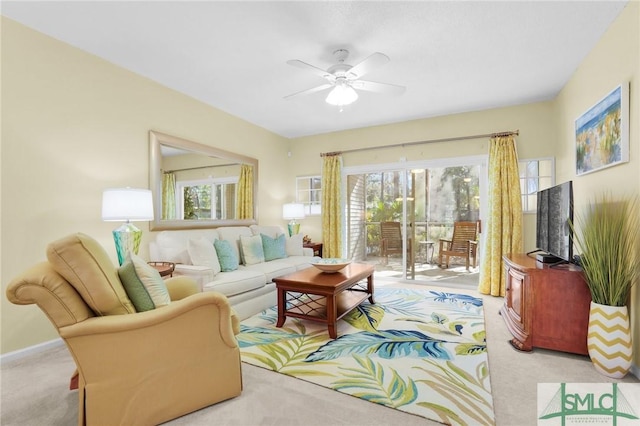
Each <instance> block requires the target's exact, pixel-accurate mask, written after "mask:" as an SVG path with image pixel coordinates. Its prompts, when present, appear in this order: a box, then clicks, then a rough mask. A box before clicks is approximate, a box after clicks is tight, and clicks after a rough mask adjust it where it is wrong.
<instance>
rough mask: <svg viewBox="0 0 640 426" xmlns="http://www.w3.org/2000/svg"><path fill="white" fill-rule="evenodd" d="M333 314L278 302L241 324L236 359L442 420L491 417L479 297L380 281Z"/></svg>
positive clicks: (482, 420) (477, 421) (457, 422)
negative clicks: (284, 308) (333, 323)
mask: <svg viewBox="0 0 640 426" xmlns="http://www.w3.org/2000/svg"><path fill="white" fill-rule="evenodd" d="M375 302H376V303H375V304H370V303H369V302H368V301H365V302H363V304H362V305H360V306H359V307H358V308H356V309H354V310H353V311H352V312H351V313H349V314H348V315H346V316H345V317H343V319H342V320H341V321H338V338H337V339H335V340H333V339H330V338H329V334H328V331H327V327H326V324H320V323H316V322H312V321H307V320H300V319H297V318H287V319H286V322H285V323H284V325H283V326H282V327H281V328H277V327H276V326H275V324H276V322H277V317H278V314H277V308H275V307H274V308H271V309H268V310H266V311H263V312H262V313H260V314H258V315H256V316H253V317H251V318H248V319H247V320H245V321H243V322H242V323H241V332H240V334H238V336H237V338H238V342H239V345H240V351H241V354H242V361H244V362H247V363H249V364H253V365H256V366H259V367H263V368H267V369H270V370H273V371H277V372H279V373H283V374H288V375H290V376H293V377H296V378H299V379H303V380H306V381H309V382H312V383H315V384H318V385H321V386H324V387H327V388H330V389H334V390H337V391H339V392H343V393H345V394H348V395H352V396H355V397H358V398H362V399H365V400H367V401H371V402H375V403H378V404H382V405H385V406H387V407H391V408H395V409H398V410H402V411H405V412H408V413H411V414H415V415H418V416H422V417H425V418H428V419H431V420H435V421H438V422H442V423H445V424H454V425H465V424H473V425H477V424H483V425H491V424H495V417H494V412H493V399H492V397H491V384H490V380H489V365H488V361H487V346H486V341H485V328H484V314H483V309H482V299H480V298H476V297H473V296H469V295H463V294H453V293H442V292H436V291H428V290H414V289H405V288H386V287H382V288H377V289H376V293H375Z"/></svg>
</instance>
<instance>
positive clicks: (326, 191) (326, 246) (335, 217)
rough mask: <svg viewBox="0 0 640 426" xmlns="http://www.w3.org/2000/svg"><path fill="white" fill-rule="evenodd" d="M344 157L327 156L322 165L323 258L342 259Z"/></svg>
mask: <svg viewBox="0 0 640 426" xmlns="http://www.w3.org/2000/svg"><path fill="white" fill-rule="evenodd" d="M341 173H342V157H341V156H339V155H327V156H325V157H324V163H323V165H322V243H323V246H322V256H323V257H342V217H341V206H340V177H341Z"/></svg>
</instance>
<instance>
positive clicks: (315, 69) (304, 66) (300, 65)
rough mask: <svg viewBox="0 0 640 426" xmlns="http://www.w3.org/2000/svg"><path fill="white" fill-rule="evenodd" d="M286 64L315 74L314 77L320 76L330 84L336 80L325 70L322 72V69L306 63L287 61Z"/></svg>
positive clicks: (295, 60)
mask: <svg viewBox="0 0 640 426" xmlns="http://www.w3.org/2000/svg"><path fill="white" fill-rule="evenodd" d="M287 64H289V65H293V66H294V67H298V68H302V69H305V70H309V71H311V72H312V73H314V74H316V75H318V76H320V77H322V78H324V79H327V80H329V81H330V82H332V83H333V82H334V81H335V79H336V78H335V76H334V75H333V74H331V73H329V72H327V71H326V70H323V69H322V68H318V67H316V66H313V65H310V64H308V63H306V62H302V61H299V60H297V59H292V60H290V61H287Z"/></svg>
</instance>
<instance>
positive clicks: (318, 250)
mask: <svg viewBox="0 0 640 426" xmlns="http://www.w3.org/2000/svg"><path fill="white" fill-rule="evenodd" d="M302 247H304V248H310V249H313V255H314V256H320V257H322V243H306V244H303V245H302Z"/></svg>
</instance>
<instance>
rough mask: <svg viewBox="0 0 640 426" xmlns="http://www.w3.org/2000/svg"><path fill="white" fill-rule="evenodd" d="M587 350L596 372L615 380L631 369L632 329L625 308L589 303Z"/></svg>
mask: <svg viewBox="0 0 640 426" xmlns="http://www.w3.org/2000/svg"><path fill="white" fill-rule="evenodd" d="M588 331H589V333H588V336H587V347H588V349H589V356H590V357H591V362H593V365H594V366H595V368H596V370H597V371H598V372H599V373H601V374H603V375H605V376H608V377H612V378H614V379H621V378H623V377H624V376H625V375H626V374H627V373H628V372H629V369H630V368H631V328H630V325H629V312H628V311H627V307H626V306H608V305H600V304H598V303H595V302H591V308H590V310H589V330H588Z"/></svg>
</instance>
